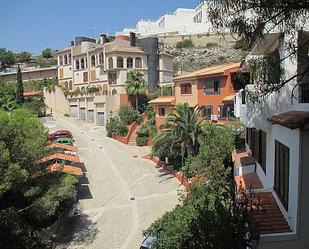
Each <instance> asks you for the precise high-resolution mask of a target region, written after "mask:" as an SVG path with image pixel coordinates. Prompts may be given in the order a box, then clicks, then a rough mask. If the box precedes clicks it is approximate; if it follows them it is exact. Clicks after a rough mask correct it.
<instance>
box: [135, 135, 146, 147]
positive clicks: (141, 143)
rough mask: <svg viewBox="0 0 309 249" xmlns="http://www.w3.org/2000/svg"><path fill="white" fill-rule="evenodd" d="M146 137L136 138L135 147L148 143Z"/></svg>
mask: <svg viewBox="0 0 309 249" xmlns="http://www.w3.org/2000/svg"><path fill="white" fill-rule="evenodd" d="M148 139H149V138H148V137H137V138H136V144H137V146H146V145H147V142H148Z"/></svg>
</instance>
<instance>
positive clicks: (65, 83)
mask: <svg viewBox="0 0 309 249" xmlns="http://www.w3.org/2000/svg"><path fill="white" fill-rule="evenodd" d="M64 87H65V89H68V87H69V85H68V82H67V81H65V82H64Z"/></svg>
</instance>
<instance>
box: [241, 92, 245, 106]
mask: <svg viewBox="0 0 309 249" xmlns="http://www.w3.org/2000/svg"><path fill="white" fill-rule="evenodd" d="M241 104H242V105H245V104H246V91H245V90H242V91H241Z"/></svg>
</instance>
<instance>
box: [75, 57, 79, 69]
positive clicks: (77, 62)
mask: <svg viewBox="0 0 309 249" xmlns="http://www.w3.org/2000/svg"><path fill="white" fill-rule="evenodd" d="M75 69H76V70H79V60H78V59H77V60H75Z"/></svg>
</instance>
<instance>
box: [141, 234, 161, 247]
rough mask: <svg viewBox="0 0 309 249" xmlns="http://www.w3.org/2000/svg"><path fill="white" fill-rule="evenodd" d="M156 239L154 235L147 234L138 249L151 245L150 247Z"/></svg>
mask: <svg viewBox="0 0 309 249" xmlns="http://www.w3.org/2000/svg"><path fill="white" fill-rule="evenodd" d="M156 239H157V238H156V237H155V236H152V235H148V236H147V237H146V238H145V239H144V241H143V243H142V245H141V247H140V249H151V247H152V245H153V243H154V242H155V240H156Z"/></svg>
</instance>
